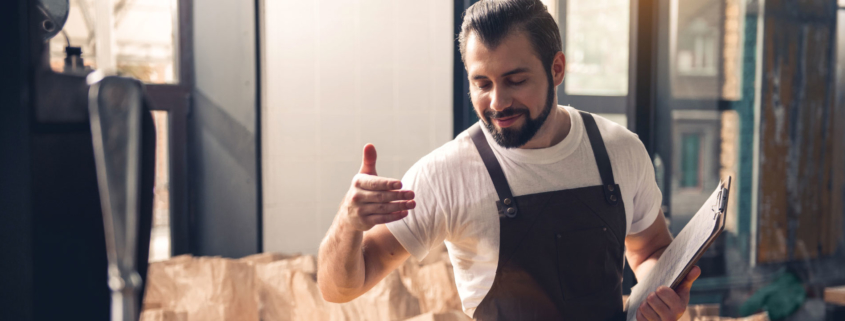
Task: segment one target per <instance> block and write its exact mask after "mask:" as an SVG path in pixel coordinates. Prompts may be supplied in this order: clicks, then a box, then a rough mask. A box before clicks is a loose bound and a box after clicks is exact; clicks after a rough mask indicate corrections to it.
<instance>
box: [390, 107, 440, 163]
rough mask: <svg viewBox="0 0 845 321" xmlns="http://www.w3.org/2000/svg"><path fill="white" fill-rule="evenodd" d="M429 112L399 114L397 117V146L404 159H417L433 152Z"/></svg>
mask: <svg viewBox="0 0 845 321" xmlns="http://www.w3.org/2000/svg"><path fill="white" fill-rule="evenodd" d="M429 116H430V113H428V112H399V113H397V115H396V119H397V121H396V122H395V123H394V125H395V126H396V136H395V140H394V142H395V144H396V146H397V147H396V151H397V152H398V155H400V156H401V157H402V159H412V160H414V161H416V160H417V159H419V158H421V157H422V156H425V155H426V154H428V153H429V152H431V150H432V148H431V135H432V132H431V130H430V128H431V126H430V124H431V122H430V120H429Z"/></svg>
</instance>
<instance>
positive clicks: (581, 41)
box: [564, 0, 630, 96]
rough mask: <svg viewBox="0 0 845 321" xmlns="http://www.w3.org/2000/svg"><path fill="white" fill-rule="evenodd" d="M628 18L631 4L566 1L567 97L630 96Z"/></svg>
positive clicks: (624, 0) (625, 0)
mask: <svg viewBox="0 0 845 321" xmlns="http://www.w3.org/2000/svg"><path fill="white" fill-rule="evenodd" d="M629 15H630V3H629V0H567V1H566V28H565V30H566V31H565V35H564V39H565V44H564V47H565V52H566V79H565V81H564V83H565V84H564V88H565V91H566V94H568V95H592V96H625V95H627V94H628V48H629V44H628V38H629V37H628V33H629V32H628V30H629V19H630V17H629Z"/></svg>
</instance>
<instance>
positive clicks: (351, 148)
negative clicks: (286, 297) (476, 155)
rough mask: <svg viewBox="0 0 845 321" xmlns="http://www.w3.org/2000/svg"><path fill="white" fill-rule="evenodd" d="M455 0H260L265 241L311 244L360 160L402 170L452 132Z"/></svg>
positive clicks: (287, 247) (284, 247)
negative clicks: (373, 154)
mask: <svg viewBox="0 0 845 321" xmlns="http://www.w3.org/2000/svg"><path fill="white" fill-rule="evenodd" d="M452 12H453V2H452V1H447V0H413V1H406V0H402V1H396V0H354V1H353V0H304V1H303V0H265V1H264V3H263V10H262V13H263V17H262V53H261V56H262V63H261V74H262V78H263V80H262V84H261V90H262V93H263V97H262V99H263V102H262V104H261V105H262V112H261V113H262V133H261V134H262V157H263V159H262V163H263V164H262V165H263V199H264V211H263V212H264V213H263V215H264V217H263V223H264V224H263V226H264V230H263V233H264V250H265V251H276V252H287V253H293V252H302V253H311V254H316V253H317V249H318V246H319V242H320V240H321V239H322V238H323V236H324V235H325V233H326V231H327V230H328V228H329V226H330V225H331V222H332V220H333V218H334V216H335V214H336V212H337V208H338V205H339V204H340V201H341V199H342V197H343V195H344V194H345V193H346V190H347V189H348V187H349V184H350V181H351V179H352V176H353V175H355V174H356V173H357V171H358V168H359V167H360V165H361V156H362V155H361V151H362V149H363V146H364V144H366V143H373V144H374V145H375V146H376V150H377V151H378V161H377V170H378V173H379V175H381V176H388V177H395V178H401V177H402V175H403V174H404V173H405V171H406V170H407V169H408V168H409V167H410V166H411V165H413V163H414V162H416V161H417V160H418V159H419V158H420V157H422V156H423V155H425V154H427V153H428V152H430V151H431V150H433V149H435V148H437V147H438V146H440V145H442V144H443V143H445V142H447V141H449V140H450V139H451V138H452V59H453V57H452V52H453V47H452V46H453V40H454V35H453V22H452V19H453V16H452Z"/></svg>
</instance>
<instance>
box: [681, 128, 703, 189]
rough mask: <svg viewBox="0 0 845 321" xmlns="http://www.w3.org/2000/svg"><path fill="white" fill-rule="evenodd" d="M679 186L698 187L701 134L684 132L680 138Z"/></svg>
mask: <svg viewBox="0 0 845 321" xmlns="http://www.w3.org/2000/svg"><path fill="white" fill-rule="evenodd" d="M681 149H682V152H681V187H684V188H690V187H693V188H696V187H699V184H700V180H699V177H700V176H701V135H699V134H685V135H684V136H683V138H681Z"/></svg>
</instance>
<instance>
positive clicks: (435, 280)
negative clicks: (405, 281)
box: [414, 261, 461, 313]
mask: <svg viewBox="0 0 845 321" xmlns="http://www.w3.org/2000/svg"><path fill="white" fill-rule="evenodd" d="M416 279H417V282H415V283H414V285H415V291H414V292H415V293H416V295H417V297H418V298H419V299H420V310H421V311H422V312H434V313H445V312H448V311H450V310H458V311H460V310H461V298H460V296H458V288H457V286H455V275H454V274H453V272H452V266H451V265H449V264H447V263H446V262H443V261H441V262H437V263H432V264H429V265H425V266H423V267H420V269H419V271H418V272H417V276H416Z"/></svg>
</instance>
